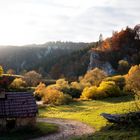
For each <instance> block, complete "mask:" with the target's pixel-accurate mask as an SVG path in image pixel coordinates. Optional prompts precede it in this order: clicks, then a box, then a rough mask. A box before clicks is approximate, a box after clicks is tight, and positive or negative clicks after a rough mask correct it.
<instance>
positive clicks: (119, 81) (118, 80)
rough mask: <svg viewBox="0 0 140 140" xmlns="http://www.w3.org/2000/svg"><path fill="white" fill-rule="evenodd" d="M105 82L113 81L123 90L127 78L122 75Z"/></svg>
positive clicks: (108, 78) (107, 79) (109, 78)
mask: <svg viewBox="0 0 140 140" xmlns="http://www.w3.org/2000/svg"><path fill="white" fill-rule="evenodd" d="M104 81H113V82H115V84H116V85H117V86H118V87H119V88H120V89H123V88H124V86H125V77H124V76H122V75H117V76H112V77H107V78H106V79H104Z"/></svg>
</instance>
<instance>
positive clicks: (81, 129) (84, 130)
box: [34, 118, 95, 140]
mask: <svg viewBox="0 0 140 140" xmlns="http://www.w3.org/2000/svg"><path fill="white" fill-rule="evenodd" d="M37 121H38V122H48V123H54V124H57V125H58V126H59V132H58V133H55V134H50V135H48V136H43V137H41V138H37V139H34V140H68V139H69V138H71V137H73V136H82V135H90V134H92V133H94V132H95V130H94V129H93V128H92V127H90V126H88V125H86V124H84V123H81V122H78V121H73V120H67V119H56V118H39V119H38V120H37Z"/></svg>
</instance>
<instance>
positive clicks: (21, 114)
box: [0, 92, 37, 118]
mask: <svg viewBox="0 0 140 140" xmlns="http://www.w3.org/2000/svg"><path fill="white" fill-rule="evenodd" d="M36 114H37V105H36V102H35V99H34V97H33V95H32V94H31V93H28V92H7V93H5V98H0V118H25V117H35V116H36Z"/></svg>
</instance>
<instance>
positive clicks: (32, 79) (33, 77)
mask: <svg viewBox="0 0 140 140" xmlns="http://www.w3.org/2000/svg"><path fill="white" fill-rule="evenodd" d="M41 78H42V75H41V74H39V73H37V72H36V71H34V70H32V71H29V72H27V73H26V74H25V75H24V80H25V81H26V83H27V85H28V86H37V84H39V82H40V81H41Z"/></svg>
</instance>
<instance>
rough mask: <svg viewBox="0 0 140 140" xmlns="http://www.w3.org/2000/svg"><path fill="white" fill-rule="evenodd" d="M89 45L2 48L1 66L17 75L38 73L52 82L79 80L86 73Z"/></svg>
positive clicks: (0, 55) (59, 43) (69, 43)
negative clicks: (69, 78)
mask: <svg viewBox="0 0 140 140" xmlns="http://www.w3.org/2000/svg"><path fill="white" fill-rule="evenodd" d="M88 50H90V44H89V43H73V42H59V41H57V42H48V43H46V44H42V45H27V46H20V47H18V46H7V47H6V46H5V47H0V64H1V65H3V67H4V69H5V71H7V70H8V69H13V70H15V72H16V74H20V73H24V72H26V71H29V70H33V69H34V70H36V71H37V72H39V73H41V74H42V75H44V76H46V77H49V78H55V79H56V78H59V77H62V76H65V77H71V79H73V78H74V79H75V78H77V77H78V76H80V75H81V74H83V73H84V72H86V70H87V67H88V63H89V54H88Z"/></svg>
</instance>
